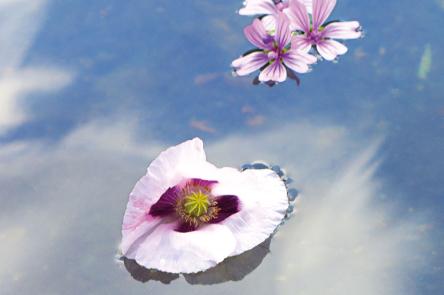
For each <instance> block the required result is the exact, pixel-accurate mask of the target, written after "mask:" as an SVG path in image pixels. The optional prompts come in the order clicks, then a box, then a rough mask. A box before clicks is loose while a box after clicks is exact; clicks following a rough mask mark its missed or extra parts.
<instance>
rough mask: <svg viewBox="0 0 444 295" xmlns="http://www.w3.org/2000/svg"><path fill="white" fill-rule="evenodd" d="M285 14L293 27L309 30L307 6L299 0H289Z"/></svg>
mask: <svg viewBox="0 0 444 295" xmlns="http://www.w3.org/2000/svg"><path fill="white" fill-rule="evenodd" d="M287 15H288V18H289V19H290V22H291V24H292V26H293V28H295V29H296V30H301V31H304V32H309V31H310V18H309V17H308V12H307V8H306V6H305V5H304V4H303V3H301V2H300V1H299V0H290V6H289V9H288V12H287Z"/></svg>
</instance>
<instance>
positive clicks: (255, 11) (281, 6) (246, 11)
mask: <svg viewBox="0 0 444 295" xmlns="http://www.w3.org/2000/svg"><path fill="white" fill-rule="evenodd" d="M293 1H297V2H300V3H302V4H304V5H305V6H306V7H307V9H311V5H312V4H311V2H312V0H288V1H282V0H245V2H244V7H242V8H241V9H240V10H239V14H240V15H269V14H278V13H279V12H284V13H286V12H287V9H288V7H289V5H290V4H291V2H293Z"/></svg>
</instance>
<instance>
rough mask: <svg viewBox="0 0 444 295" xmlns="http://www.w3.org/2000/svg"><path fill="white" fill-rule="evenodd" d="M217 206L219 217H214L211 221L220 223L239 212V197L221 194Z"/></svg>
mask: <svg viewBox="0 0 444 295" xmlns="http://www.w3.org/2000/svg"><path fill="white" fill-rule="evenodd" d="M216 202H217V205H216V206H217V207H218V208H219V210H220V211H219V213H218V214H217V217H216V218H214V219H212V220H211V221H210V223H219V222H222V221H224V220H225V219H227V218H228V217H230V216H231V215H233V214H235V213H237V212H239V210H240V204H239V198H238V197H237V196H234V195H226V196H219V197H217V198H216Z"/></svg>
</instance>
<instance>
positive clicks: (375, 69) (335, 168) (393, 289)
mask: <svg viewBox="0 0 444 295" xmlns="http://www.w3.org/2000/svg"><path fill="white" fill-rule="evenodd" d="M29 2H30V1H25V0H9V1H6V0H4V1H1V0H0V16H1V17H0V53H1V54H0V167H1V169H0V198H1V206H0V250H1V251H2V253H3V256H4V257H3V261H2V263H1V264H0V290H1V291H0V294H123V293H126V294H208V293H211V294H231V293H234V292H235V293H245V294H274V293H279V294H309V295H312V294H315V295H317V294H378V295H379V294H394V295H397V294H442V293H443V291H442V290H443V287H444V283H443V282H444V269H443V267H444V253H443V248H444V231H443V226H444V218H443V214H442V212H443V210H444V201H443V200H444V199H443V197H444V173H443V166H444V156H443V151H444V99H443V98H444V97H443V92H444V80H443V77H444V71H443V66H444V65H443V59H442V58H441V57H442V54H443V52H444V35H443V34H442V32H441V30H442V26H443V25H444V2H443V1H441V0H427V1H412V0H404V1H401V0H395V1H389V2H386V1H369V2H362V1H347V0H338V5H337V7H336V10H335V11H334V16H333V18H334V19H344V20H354V19H356V20H359V21H360V22H361V23H362V25H363V26H364V29H365V31H366V37H365V38H364V39H361V40H350V41H348V42H347V43H346V44H347V46H348V47H349V52H348V54H346V55H345V56H343V57H341V58H340V60H339V62H338V63H337V64H333V63H328V62H322V63H319V64H317V65H315V66H314V70H313V72H311V73H309V74H306V75H301V76H300V78H301V86H299V87H297V86H296V85H295V84H294V83H293V82H287V83H284V84H281V85H278V86H276V87H273V88H269V87H266V86H262V85H261V86H253V85H251V83H250V80H251V79H252V77H247V78H235V77H232V75H231V70H230V68H229V65H230V63H231V61H232V60H233V59H235V58H236V57H238V56H239V55H240V54H241V53H243V52H244V51H247V50H248V49H250V48H251V46H250V45H249V44H248V42H247V41H246V40H245V39H244V37H243V35H242V29H243V26H245V25H246V24H248V23H249V22H250V20H251V19H250V18H248V17H241V16H239V15H237V14H236V10H237V9H239V8H240V7H241V4H242V1H234V0H229V1H226V0H225V1H216V0H214V1H213V0H212V1H208V0H207V1H204V0H201V1H199V0H195V1H194V0H187V1H152V0H151V1H142V0H134V1H116V0H108V1H69V0H63V1H62V0H53V1H50V0H48V1H43V0H35V1H32V3H31V4H30V3H29ZM421 60H423V61H421ZM194 136H199V137H201V138H202V139H203V140H204V141H205V142H206V147H207V154H208V155H207V156H208V159H209V160H210V161H212V162H214V163H216V164H217V165H219V166H240V165H241V164H243V163H245V162H249V161H253V160H265V161H267V162H271V163H277V164H280V165H282V166H283V167H286V168H287V171H288V172H289V174H290V175H292V176H293V178H294V179H295V185H296V186H298V188H299V189H301V191H302V192H303V197H302V198H301V208H300V211H299V213H298V214H297V215H296V216H295V217H294V218H293V219H291V220H290V221H289V222H288V223H287V224H286V225H285V226H284V227H283V228H282V230H281V231H280V235H278V236H276V237H274V238H273V240H272V241H271V246H270V250H271V253H270V254H268V255H266V256H265V258H264V260H263V261H262V263H261V264H260V265H257V267H256V268H255V269H254V270H253V271H251V272H250V273H249V274H248V275H247V276H246V277H244V278H242V279H240V280H238V281H236V282H233V281H228V282H225V283H219V284H214V285H211V286H202V285H199V284H197V285H192V284H189V283H187V282H186V281H185V280H184V279H183V278H179V279H177V280H174V281H173V282H171V284H169V285H165V284H162V283H159V282H153V281H150V282H147V283H145V284H142V283H140V282H138V281H136V280H133V279H132V278H131V276H130V275H129V274H128V272H127V271H126V270H125V269H124V268H123V267H122V266H120V265H118V264H116V263H115V261H114V254H115V253H116V249H117V245H118V243H119V240H120V223H121V219H122V216H123V211H124V208H125V205H126V201H127V195H128V193H129V191H130V190H131V189H132V186H133V185H134V183H135V182H136V181H137V179H138V178H139V177H140V176H141V175H143V173H144V170H145V169H146V166H147V165H148V164H149V162H150V161H151V160H152V159H153V157H155V156H156V155H157V154H158V153H159V152H160V151H161V150H163V149H165V148H166V147H168V146H170V145H173V144H177V143H179V142H181V141H183V140H185V139H189V138H191V137H194ZM376 164H377V167H375V166H374V165H376Z"/></svg>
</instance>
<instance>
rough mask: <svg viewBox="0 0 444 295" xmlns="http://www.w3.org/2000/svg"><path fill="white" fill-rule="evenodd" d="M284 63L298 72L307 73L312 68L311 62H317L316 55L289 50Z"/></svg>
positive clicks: (284, 57)
mask: <svg viewBox="0 0 444 295" xmlns="http://www.w3.org/2000/svg"><path fill="white" fill-rule="evenodd" d="M283 59H284V64H285V65H286V66H287V67H289V68H290V69H292V70H293V71H295V72H297V73H302V74H303V73H306V72H308V71H309V70H310V67H309V66H308V65H309V64H313V63H315V62H316V60H317V59H316V57H314V56H313V55H310V54H308V53H304V52H298V51H297V50H289V51H288V52H287V53H286V54H285V55H284V56H283Z"/></svg>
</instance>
